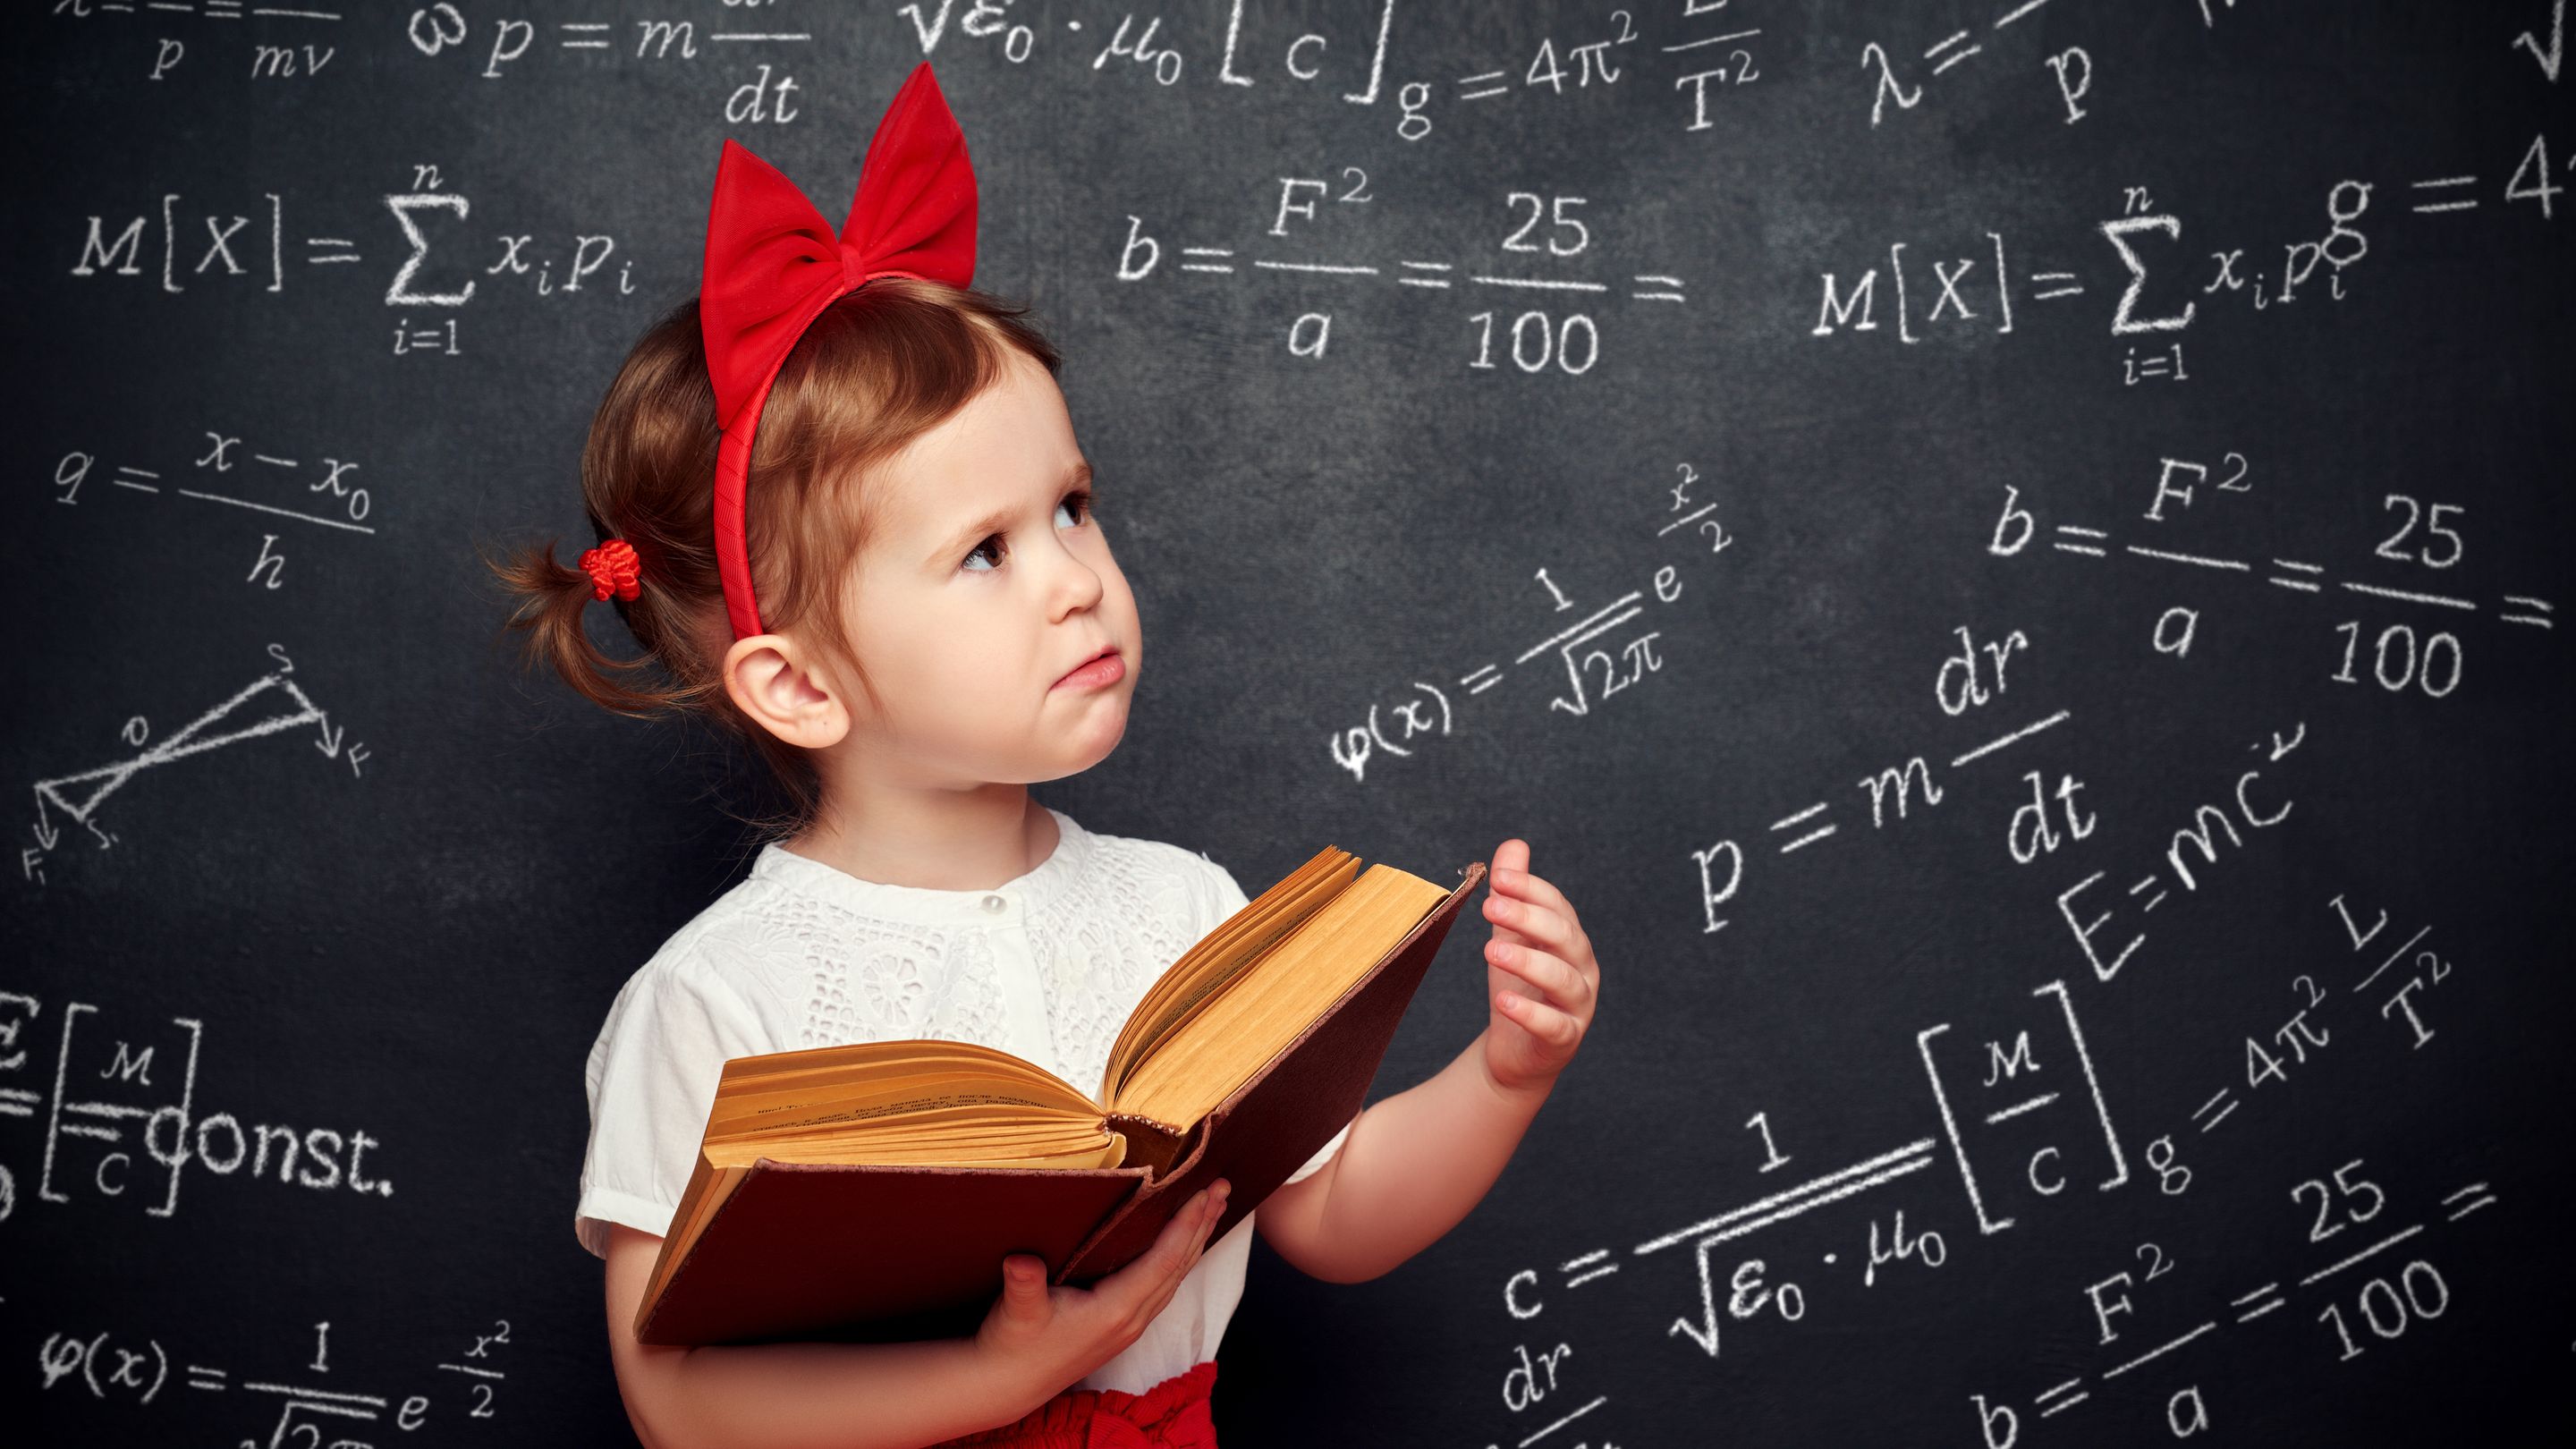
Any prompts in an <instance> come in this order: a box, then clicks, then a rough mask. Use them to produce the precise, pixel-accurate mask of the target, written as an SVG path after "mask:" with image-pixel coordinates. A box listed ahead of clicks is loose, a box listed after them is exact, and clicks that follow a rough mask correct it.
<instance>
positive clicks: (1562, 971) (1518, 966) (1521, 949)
mask: <svg viewBox="0 0 2576 1449" xmlns="http://www.w3.org/2000/svg"><path fill="white" fill-rule="evenodd" d="M1485 959H1486V960H1487V961H1489V962H1491V963H1493V965H1494V967H1495V968H1496V969H1497V970H1502V971H1508V972H1510V973H1511V974H1512V975H1514V976H1517V977H1519V978H1520V979H1521V980H1522V981H1524V982H1526V983H1528V989H1527V990H1525V991H1523V992H1521V993H1520V994H1521V995H1523V996H1529V997H1535V998H1538V999H1539V1000H1541V1001H1542V1002H1554V1003H1559V1004H1563V1005H1567V1006H1573V1005H1579V1004H1581V1003H1582V1002H1584V1001H1586V1000H1588V999H1590V997H1591V995H1592V979H1591V978H1590V977H1588V976H1586V975H1584V974H1583V973H1582V972H1580V971H1577V970H1576V969H1574V967H1572V966H1570V965H1568V964H1566V963H1565V962H1564V961H1562V960H1560V959H1558V958H1557V957H1554V956H1551V955H1549V954H1547V953H1546V952H1544V951H1533V950H1531V949H1530V948H1529V947H1527V946H1506V945H1499V944H1497V945H1489V946H1487V947H1486V948H1485Z"/></svg>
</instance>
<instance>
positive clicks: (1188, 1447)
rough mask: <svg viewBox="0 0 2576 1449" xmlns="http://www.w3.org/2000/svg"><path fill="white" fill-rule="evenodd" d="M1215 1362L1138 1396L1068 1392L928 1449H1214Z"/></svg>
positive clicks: (1115, 1391) (1099, 1391) (1098, 1391)
mask: <svg viewBox="0 0 2576 1449" xmlns="http://www.w3.org/2000/svg"><path fill="white" fill-rule="evenodd" d="M1215 1387H1216V1360H1215V1359H1209V1360H1207V1361H1205V1362H1204V1363H1200V1364H1198V1365H1196V1366H1194V1367H1192V1368H1190V1369H1188V1370H1187V1371H1185V1372H1182V1373H1177V1374H1174V1375H1172V1376H1171V1377H1170V1378H1167V1379H1165V1380H1163V1381H1162V1382H1161V1383H1159V1384H1156V1385H1154V1386H1153V1387H1152V1388H1150V1389H1147V1390H1146V1391H1145V1392H1143V1393H1141V1394H1130V1393H1125V1392H1122V1391H1121V1390H1118V1389H1067V1390H1065V1391H1064V1392H1063V1393H1060V1394H1058V1395H1056V1396H1055V1397H1054V1398H1052V1399H1049V1400H1047V1401H1046V1402H1045V1403H1043V1404H1040V1405H1038V1406H1037V1407H1036V1408H1035V1409H1033V1410H1031V1411H1029V1414H1028V1416H1027V1417H1025V1418H1023V1419H1021V1420H1019V1421H1018V1422H1017V1423H1011V1424H1003V1425H1000V1426H998V1427H995V1428H991V1429H979V1430H977V1431H976V1432H974V1433H972V1434H967V1435H964V1436H962V1437H959V1438H955V1439H946V1440H942V1441H941V1442H940V1443H938V1444H936V1445H933V1446H932V1449H964V1446H967V1445H973V1446H975V1449H1217V1443H1216V1422H1215V1420H1213V1419H1211V1418H1210V1417H1209V1416H1208V1391H1209V1390H1211V1389H1213V1388H1215Z"/></svg>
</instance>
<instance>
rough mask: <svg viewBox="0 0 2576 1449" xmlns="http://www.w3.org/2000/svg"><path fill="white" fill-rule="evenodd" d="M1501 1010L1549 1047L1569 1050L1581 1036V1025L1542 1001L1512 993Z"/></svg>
mask: <svg viewBox="0 0 2576 1449" xmlns="http://www.w3.org/2000/svg"><path fill="white" fill-rule="evenodd" d="M1503 1010H1504V1012H1505V1013H1506V1014H1508V1015H1509V1016H1510V1017H1511V1019H1512V1020H1513V1021H1515V1022H1517V1023H1519V1024H1520V1027H1521V1029H1522V1030H1524V1031H1526V1032H1528V1033H1529V1034H1530V1035H1532V1036H1534V1037H1537V1038H1538V1039H1539V1040H1541V1041H1543V1042H1546V1043H1547V1044H1548V1045H1550V1046H1559V1047H1567V1048H1571V1047H1572V1046H1573V1045H1574V1044H1575V1042H1576V1041H1577V1040H1579V1039H1580V1038H1581V1037H1582V1035H1583V1023H1581V1022H1579V1021H1577V1020H1575V1019H1574V1018H1573V1017H1572V1016H1570V1015H1568V1014H1567V1013H1565V1012H1563V1011H1559V1010H1558V1009H1556V1008H1555V1007H1553V1006H1550V1005H1548V1004H1547V1003H1546V1002H1543V1001H1532V1000H1530V999H1529V998H1528V997H1526V996H1522V995H1521V994H1520V993H1518V992H1514V993H1512V996H1511V998H1510V1000H1509V1001H1508V1002H1507V1003H1506V1004H1505V1005H1504V1007H1503Z"/></svg>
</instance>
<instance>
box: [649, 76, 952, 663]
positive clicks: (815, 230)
mask: <svg viewBox="0 0 2576 1449" xmlns="http://www.w3.org/2000/svg"><path fill="white" fill-rule="evenodd" d="M974 275H975V172H974V169H973V168H972V167H971V166H970V165H969V164H968V163H967V159H966V136H965V133H964V132H962V131H960V130H958V129H957V120H956V118H955V117H954V116H952V115H950V114H949V112H948V101H947V98H946V97H944V96H942V95H941V94H940V93H939V83H938V81H936V80H934V79H933V78H932V77H931V74H930V63H929V62H928V61H923V62H922V63H920V64H919V65H916V66H914V67H913V70H912V74H911V75H909V76H907V77H905V78H904V82H903V87H902V89H900V90H898V91H896V92H895V95H894V101H893V103H892V104H891V105H889V106H887V107H886V113H885V118H884V119H883V120H881V121H879V122H877V130H876V134H875V136H874V137H872V138H871V139H870V140H869V142H868V150H867V156H866V158H865V159H864V160H863V161H861V162H860V164H859V189H858V194H857V196H856V197H855V198H853V199H852V200H851V202H850V219H849V221H848V223H847V224H846V225H844V226H843V227H842V228H841V230H840V232H839V233H838V234H837V235H836V234H835V233H834V232H833V231H832V228H831V226H830V225H829V224H828V223H826V222H825V221H824V219H823V214H822V213H821V212H820V211H817V210H815V208H814V203H813V202H811V201H809V200H807V199H806V197H805V193H804V192H802V191H799V190H798V189H797V188H796V185H795V183H794V182H791V181H789V180H788V179H787V178H786V177H785V176H782V175H780V174H779V172H778V171H777V169H776V168H774V167H772V166H771V165H770V164H769V163H768V162H766V161H763V160H761V159H760V158H759V157H757V156H754V155H753V154H751V152H749V151H747V150H745V149H743V147H742V146H741V145H739V144H738V143H736V142H734V141H733V140H731V139H727V140H726V141H725V143H724V153H723V155H722V156H721V157H720V158H719V159H718V161H717V163H716V192H715V202H714V204H713V205H712V206H711V207H710V208H709V209H708V212H707V254H706V266H705V271H704V273H703V275H702V276H701V278H700V281H699V285H698V319H699V323H700V325H701V327H702V328H703V330H704V331H705V333H706V344H707V372H708V375H709V376H710V377H711V378H712V379H713V380H714V382H715V389H716V426H717V427H719V428H721V429H722V430H723V434H724V437H723V442H722V443H721V444H720V445H719V447H718V448H717V451H716V479H715V545H716V571H717V573H718V574H719V575H720V576H721V577H722V578H723V580H724V594H725V614H726V617H727V618H728V619H730V620H731V621H732V624H733V635H734V637H735V638H737V639H742V638H747V637H749V636H750V635H753V634H758V633H761V632H762V629H761V623H760V610H759V607H758V606H757V604H756V603H755V602H754V601H753V599H752V595H751V553H750V549H749V546H748V543H747V541H746V538H745V535H744V532H743V486H744V484H745V482H746V481H747V480H748V477H749V474H750V471H751V443H752V437H753V435H754V434H755V433H756V432H757V431H758V429H759V427H760V409H761V405H762V404H763V403H765V402H767V401H768V398H769V388H770V384H771V383H773V382H775V381H777V379H778V369H779V367H780V366H781V365H782V364H783V363H785V362H786V361H787V354H788V353H789V352H790V351H792V350H793V349H794V348H795V346H796V339H797V338H799V337H801V336H803V335H804V332H805V328H806V326H807V325H808V324H810V323H811V322H813V320H814V319H815V318H816V317H817V316H819V315H821V314H822V311H823V309H824V308H825V307H828V306H830V305H831V304H832V301H833V299H835V298H837V297H840V296H841V295H842V294H844V293H847V292H853V291H856V290H858V289H859V288H860V287H862V286H864V285H866V284H867V283H869V282H871V281H874V280H875V279H876V278H878V277H913V278H918V279H922V280H928V281H938V282H946V283H948V284H949V285H951V286H955V287H963V286H966V285H967V284H968V283H969V282H970V281H971V280H972V279H973V277H974Z"/></svg>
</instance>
